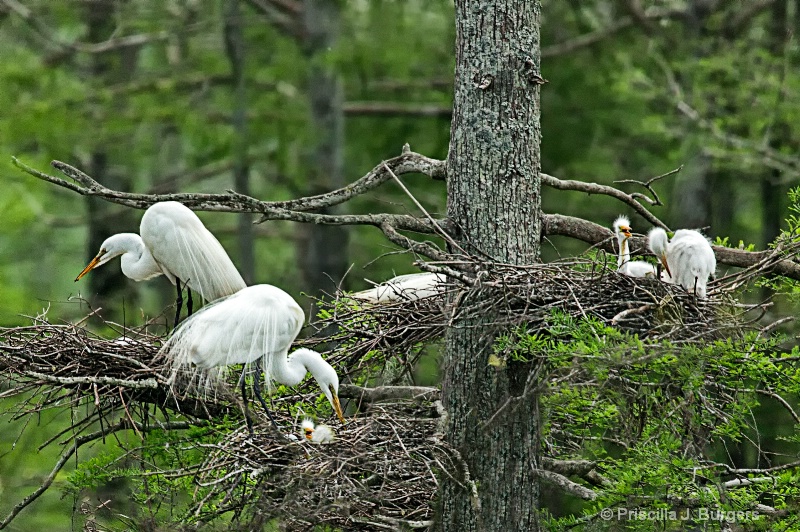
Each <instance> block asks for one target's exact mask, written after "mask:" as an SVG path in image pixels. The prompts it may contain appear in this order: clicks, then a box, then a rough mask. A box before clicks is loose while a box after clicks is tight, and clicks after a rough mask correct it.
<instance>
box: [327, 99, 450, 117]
mask: <svg viewBox="0 0 800 532" xmlns="http://www.w3.org/2000/svg"><path fill="white" fill-rule="evenodd" d="M343 111H344V113H345V114H346V115H348V116H432V117H442V118H450V116H451V115H452V114H453V108H452V106H449V105H440V104H435V103H429V104H425V103H399V102H369V101H364V102H345V104H344V106H343Z"/></svg>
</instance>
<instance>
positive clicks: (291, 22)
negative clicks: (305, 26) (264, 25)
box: [247, 0, 302, 41]
mask: <svg viewBox="0 0 800 532" xmlns="http://www.w3.org/2000/svg"><path fill="white" fill-rule="evenodd" d="M247 3H248V4H250V6H251V7H252V8H253V9H255V10H256V11H258V12H259V13H261V14H262V15H264V16H265V17H267V19H269V21H270V23H271V24H272V25H274V26H275V27H276V28H277V29H278V30H280V31H281V32H282V33H284V34H285V35H287V36H289V37H292V38H294V39H295V40H297V41H300V40H301V39H302V29H301V26H300V17H301V15H302V5H301V4H300V3H298V2H293V1H291V0H247Z"/></svg>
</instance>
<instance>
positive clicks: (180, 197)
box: [12, 150, 800, 280]
mask: <svg viewBox="0 0 800 532" xmlns="http://www.w3.org/2000/svg"><path fill="white" fill-rule="evenodd" d="M12 162H13V163H14V165H15V166H17V167H18V168H19V169H21V170H22V171H23V172H25V173H27V174H29V175H32V176H34V177H36V178H38V179H41V180H43V181H47V182H49V183H53V184H55V185H58V186H60V187H63V188H67V189H69V190H72V191H74V192H77V193H78V194H81V195H88V196H97V197H100V198H103V199H105V200H107V201H111V202H113V203H119V204H121V205H127V206H129V207H134V208H138V209H145V208H147V207H149V206H150V205H152V204H153V203H156V202H159V201H180V202H181V203H184V204H185V205H187V206H188V207H190V208H192V209H196V210H206V211H218V212H253V213H260V214H261V215H262V216H261V218H260V220H259V222H264V221H267V220H292V221H297V222H304V223H321V224H333V225H372V226H375V227H378V228H380V229H381V231H383V233H384V234H385V235H386V236H387V238H389V240H391V241H392V242H393V243H395V244H397V245H398V246H400V247H403V248H405V249H410V250H412V251H414V252H415V253H418V254H420V255H423V256H425V257H428V258H430V259H433V260H436V261H443V260H446V258H447V257H446V256H445V254H444V253H443V252H442V251H441V250H438V249H436V248H435V247H434V246H432V245H431V244H429V243H426V242H419V241H417V240H414V239H411V238H409V237H407V236H405V235H403V234H401V233H399V231H412V232H416V233H422V234H438V235H441V234H449V227H448V224H447V221H446V220H431V219H428V218H424V217H415V216H409V215H395V214H385V213H384V214H366V215H325V214H317V213H313V212H307V211H312V210H316V209H322V208H324V207H329V206H333V205H338V204H340V203H343V202H346V201H349V200H350V199H352V198H355V197H357V196H359V195H362V194H364V193H366V192H368V191H370V190H374V189H375V188H377V187H379V186H381V185H382V184H383V183H385V182H387V181H389V180H391V179H392V174H395V175H403V174H408V173H420V174H423V175H427V176H429V177H431V178H432V179H444V178H445V161H440V160H436V159H430V158H428V157H425V156H423V155H420V154H418V153H415V152H412V151H408V150H403V153H402V154H401V155H400V156H398V157H395V158H393V159H389V160H388V161H385V162H381V163H380V164H378V165H377V166H376V167H375V168H373V169H372V170H371V171H370V172H368V173H367V174H365V175H364V176H363V177H361V178H359V179H358V180H356V181H354V182H353V183H351V184H349V185H347V186H345V187H343V188H341V189H337V190H334V191H331V192H328V193H325V194H320V195H317V196H309V197H305V198H299V199H295V200H289V201H274V202H268V201H261V200H258V199H256V198H252V197H250V196H246V195H244V194H238V193H236V192H229V193H228V194H134V193H126V192H119V191H116V190H111V189H109V188H106V187H104V186H103V185H101V184H100V183H98V182H97V181H96V180H95V179H93V178H92V177H90V176H88V175H86V174H85V173H84V172H82V171H80V170H78V169H77V168H74V167H72V166H70V165H68V164H66V163H62V162H60V161H53V166H54V167H56V168H57V169H59V170H60V171H62V172H64V174H65V175H67V176H68V177H70V178H71V179H73V180H74V181H75V182H74V183H73V182H70V181H67V180H65V179H62V178H60V177H56V176H53V175H49V174H46V173H44V172H41V171H39V170H36V169H35V168H31V167H30V166H27V165H26V164H24V163H22V162H21V161H19V160H17V159H16V158H12ZM659 177H661V176H659ZM542 179H543V183H544V184H545V185H547V186H551V187H554V188H557V189H559V190H575V191H580V192H585V193H588V194H601V195H607V196H611V197H614V198H616V199H618V200H620V201H621V202H623V203H625V204H627V205H629V206H630V207H631V208H633V209H634V210H635V211H636V212H637V213H639V214H641V215H642V216H643V217H644V218H645V219H647V220H649V221H651V222H652V223H653V225H657V226H659V227H665V228H666V226H665V225H664V224H663V222H661V221H660V220H658V218H656V217H655V216H654V215H653V214H652V213H650V212H649V211H648V210H647V208H646V207H645V206H644V205H642V203H641V202H640V201H639V199H638V198H639V197H640V195H639V194H636V193H634V194H628V193H626V192H623V191H621V190H618V189H616V188H614V187H610V186H608V185H601V184H597V183H586V182H582V181H574V180H561V179H558V178H555V177H553V176H549V175H547V174H542ZM648 183H649V182H648ZM655 199H656V200H657V198H655ZM543 219H544V220H543V221H544V223H543V236H555V235H559V236H568V237H571V238H575V239H578V240H582V241H583V242H586V243H588V244H590V245H593V246H597V247H599V248H601V249H605V250H606V251H609V252H616V251H615V249H614V247H613V238H612V237H613V234H612V233H611V231H610V230H608V229H607V228H605V227H604V226H601V225H598V224H596V223H593V222H591V221H588V220H584V219H581V218H575V217H571V216H564V215H560V214H544V215H543ZM645 244H646V243H645V241H644V239H643V238H642V237H633V239H632V240H631V245H632V248H633V249H634V252H635V251H636V250H637V249H638V250H644V249H646V245H645ZM714 252H715V254H716V255H717V262H718V263H719V264H725V265H728V266H735V267H739V268H756V269H759V271H761V272H762V273H773V274H777V275H782V276H785V277H788V278H791V279H795V280H800V264H798V263H797V262H794V261H793V260H787V259H785V258H783V257H782V256H781V255H780V254H778V253H776V252H775V251H774V250H766V251H755V252H751V251H746V250H741V249H733V248H724V247H721V246H714ZM765 262H769V263H770V264H771V266H770V268H769V269H768V270H765V269H760V265H761V264H763V263H765Z"/></svg>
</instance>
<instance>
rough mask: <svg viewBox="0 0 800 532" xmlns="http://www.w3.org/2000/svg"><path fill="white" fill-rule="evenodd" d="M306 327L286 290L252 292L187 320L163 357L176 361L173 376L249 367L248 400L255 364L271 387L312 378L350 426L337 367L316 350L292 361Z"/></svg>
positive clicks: (165, 347) (256, 287)
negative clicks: (190, 370) (187, 371)
mask: <svg viewBox="0 0 800 532" xmlns="http://www.w3.org/2000/svg"><path fill="white" fill-rule="evenodd" d="M304 321H305V314H304V313H303V309H302V308H300V305H298V304H297V302H296V301H295V300H294V299H293V298H292V296H290V295H289V294H287V293H286V292H284V291H283V290H281V289H280V288H278V287H276V286H272V285H269V284H259V285H254V286H249V287H247V288H244V289H242V290H239V291H238V292H236V293H235V294H233V295H230V296H228V297H226V298H223V299H220V300H218V301H214V302H212V303H210V304H209V305H206V306H205V307H203V308H202V309H200V310H199V311H198V312H196V313H195V314H194V315H192V316H190V317H189V318H187V319H186V320H184V322H183V323H182V324H181V326H180V327H178V329H176V330H175V332H174V333H173V334H172V337H170V339H169V340H167V342H166V343H165V344H164V345H163V347H162V348H161V351H160V353H161V354H164V355H166V356H167V357H169V358H170V359H171V360H172V364H173V368H174V370H173V376H174V375H175V373H177V371H178V370H180V369H181V368H184V367H187V366H190V365H191V364H194V365H196V366H197V367H198V368H199V369H200V370H211V369H213V368H218V367H221V366H229V365H231V364H244V365H245V369H244V371H243V372H242V380H241V386H242V394H243V395H244V394H245V389H244V376H245V374H246V372H248V370H249V368H250V366H251V365H252V364H254V363H255V364H258V366H257V368H258V369H260V370H261V371H263V372H264V376H265V379H266V382H267V383H268V384H269V383H270V382H271V381H272V380H275V381H278V382H280V383H281V384H285V385H287V386H295V385H297V384H299V383H300V382H301V381H302V380H303V378H305V376H306V372H310V373H311V375H312V376H313V377H314V379H315V380H316V381H317V384H319V387H320V388H322V393H324V394H325V397H327V398H328V401H330V403H331V406H332V407H333V410H334V412H336V415H337V416H338V417H339V420H340V421H341V422H342V423H344V415H343V414H342V407H341V404H340V403H339V376H338V375H337V374H336V371H335V370H334V369H333V367H332V366H331V365H330V364H328V363H327V362H326V361H325V360H323V358H322V355H320V354H319V353H317V352H316V351H312V350H311V349H305V348H301V349H297V350H296V351H294V352H293V353H292V354H291V355H288V353H289V347H290V346H291V345H292V342H293V341H294V339H295V338H296V337H297V335H298V333H299V332H300V329H301V328H302V327H303V322H304ZM287 355H288V356H287ZM260 377H261V375H260V372H256V376H255V379H254V390H255V393H256V397H257V398H258V399H259V401H261V404H262V405H263V406H264V408H265V409H266V410H267V414H269V409H267V405H266V402H265V401H264V399H263V397H261V384H260V382H261V378H260ZM245 401H246V399H245ZM269 416H270V418H272V415H271V414H269ZM272 421H273V423H274V420H272Z"/></svg>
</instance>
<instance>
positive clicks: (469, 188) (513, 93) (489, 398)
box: [437, 0, 542, 531]
mask: <svg viewBox="0 0 800 532" xmlns="http://www.w3.org/2000/svg"><path fill="white" fill-rule="evenodd" d="M455 4H456V28H457V40H456V42H457V44H456V73H455V96H454V108H453V121H452V128H451V139H450V154H449V158H448V162H447V163H448V164H447V175H448V198H449V203H448V216H449V219H450V221H451V222H452V226H453V227H454V228H455V237H456V240H457V242H458V243H459V245H461V246H462V247H463V248H464V249H465V250H466V251H468V252H470V253H475V254H478V255H482V256H486V257H488V258H491V259H494V260H498V261H503V262H510V263H516V264H527V263H532V262H537V261H538V260H539V238H540V233H541V229H542V216H541V211H540V206H541V203H540V185H541V180H540V151H539V145H540V136H541V133H540V128H539V83H540V82H541V78H540V77H539V74H540V60H539V20H540V15H541V4H540V2H539V1H531V0H512V1H506V2H499V1H496V0H481V1H475V0H472V1H467V0H457V1H456V3H455ZM496 332H497V330H496V329H495V328H494V327H493V326H492V316H491V315H490V314H488V313H487V314H486V315H484V316H482V317H481V318H480V319H464V318H460V317H459V316H458V315H457V314H455V315H454V318H453V321H452V327H450V328H449V329H448V331H447V332H446V335H445V364H444V366H445V367H444V379H443V382H442V394H443V403H444V406H445V409H446V410H447V413H448V426H447V429H446V437H447V438H448V440H449V442H450V443H451V444H452V445H453V447H454V448H455V449H457V450H458V452H459V453H460V455H461V458H462V459H463V470H462V471H461V472H460V474H459V475H458V476H457V477H456V478H449V477H447V476H445V477H443V478H442V488H441V508H440V515H439V519H440V520H439V522H438V523H437V526H438V529H440V530H458V531H472V530H474V531H478V530H480V531H483V530H526V531H531V530H538V529H539V524H538V519H537V514H536V506H537V503H538V499H539V487H538V481H537V479H536V478H535V476H534V474H533V470H538V469H540V467H539V457H538V421H539V420H538V411H537V402H536V397H535V394H530V398H529V399H527V400H525V401H520V402H519V403H518V406H517V407H516V408H506V409H505V410H503V412H502V413H500V414H499V415H498V416H496V417H494V418H493V416H494V414H495V413H496V412H497V411H498V410H499V409H500V408H502V407H503V405H504V404H506V403H507V401H508V399H509V398H511V397H514V396H519V395H522V394H523V391H524V390H525V387H526V386H525V385H526V381H527V380H528V375H529V371H530V368H528V367H527V366H524V365H522V366H516V367H515V366H514V365H509V366H508V368H506V369H497V368H495V367H493V366H490V365H489V364H488V363H487V360H488V356H489V354H490V353H491V347H492V343H493V340H494V337H495V334H496ZM490 418H493V419H492V422H491V423H488V424H486V422H487V421H488V420H489V419H490ZM484 424H486V426H484Z"/></svg>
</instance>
